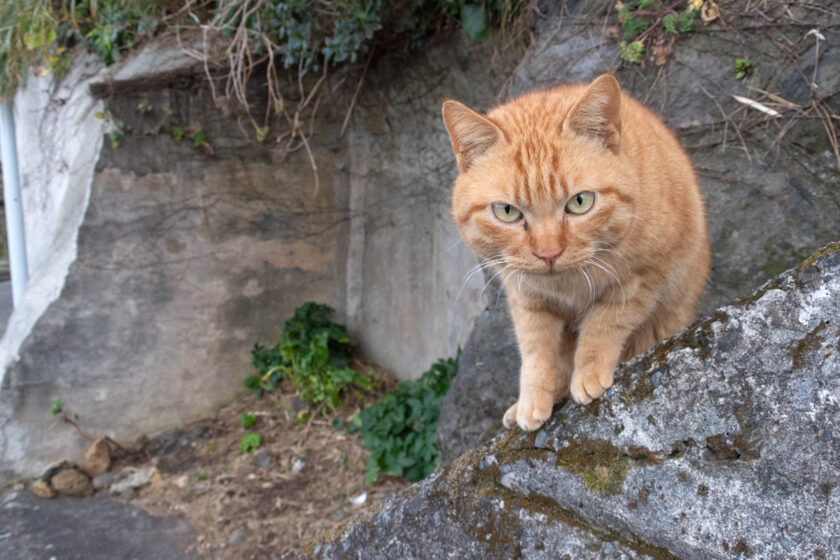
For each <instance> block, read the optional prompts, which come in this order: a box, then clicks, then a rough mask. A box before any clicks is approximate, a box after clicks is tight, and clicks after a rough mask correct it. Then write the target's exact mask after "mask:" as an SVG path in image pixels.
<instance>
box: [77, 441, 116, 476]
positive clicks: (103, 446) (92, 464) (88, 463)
mask: <svg viewBox="0 0 840 560" xmlns="http://www.w3.org/2000/svg"><path fill="white" fill-rule="evenodd" d="M110 468H111V448H110V446H109V445H108V442H107V441H106V440H105V438H99V439H98V440H96V441H94V442H93V444H92V445H91V446H90V447H89V448H88V450H87V451H86V452H85V458H84V460H83V461H82V470H83V471H85V472H86V473H87V474H88V476H89V477H91V478H96V477H97V476H99V475H100V474H102V473H104V472H105V471H107V470H108V469H110Z"/></svg>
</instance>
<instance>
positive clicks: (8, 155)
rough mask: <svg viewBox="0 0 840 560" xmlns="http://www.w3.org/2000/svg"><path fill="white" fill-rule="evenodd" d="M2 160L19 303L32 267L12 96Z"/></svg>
mask: <svg viewBox="0 0 840 560" xmlns="http://www.w3.org/2000/svg"><path fill="white" fill-rule="evenodd" d="M0 161H1V162H2V165H3V204H4V205H5V207H6V232H7V233H8V241H9V268H10V269H11V273H12V302H13V303H14V304H15V305H17V303H18V301H20V296H21V295H23V291H24V290H25V289H26V284H27V283H28V282H29V268H28V266H27V264H26V235H25V231H24V229H23V204H22V203H21V197H20V177H19V174H18V158H17V141H16V140H15V117H14V114H13V113H12V101H11V100H10V99H7V100H5V101H3V102H2V103H0Z"/></svg>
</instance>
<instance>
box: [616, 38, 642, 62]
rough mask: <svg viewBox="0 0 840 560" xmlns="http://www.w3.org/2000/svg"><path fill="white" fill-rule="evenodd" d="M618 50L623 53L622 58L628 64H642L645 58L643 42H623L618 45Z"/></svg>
mask: <svg viewBox="0 0 840 560" xmlns="http://www.w3.org/2000/svg"><path fill="white" fill-rule="evenodd" d="M618 49H619V51H620V53H621V58H622V59H624V60H626V61H627V62H641V61H642V58H644V56H645V44H644V43H642V42H641V41H633V42H632V43H628V42H627V41H621V42H620V43H619V44H618Z"/></svg>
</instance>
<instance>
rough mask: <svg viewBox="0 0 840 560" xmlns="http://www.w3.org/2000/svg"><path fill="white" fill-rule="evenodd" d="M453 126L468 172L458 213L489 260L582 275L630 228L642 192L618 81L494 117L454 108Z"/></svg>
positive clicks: (446, 107)
mask: <svg viewBox="0 0 840 560" xmlns="http://www.w3.org/2000/svg"><path fill="white" fill-rule="evenodd" d="M443 119H444V123H445V124H446V129H447V131H448V132H449V138H450V140H451V142H452V150H453V152H454V153H455V158H456V159H457V161H458V167H459V169H460V175H459V177H458V179H457V180H456V181H455V189H454V193H453V198H452V213H453V216H454V217H455V220H456V223H457V225H458V229H459V230H460V232H461V236H462V237H463V238H464V240H465V241H466V242H467V243H468V244H469V246H470V247H471V248H472V250H473V251H474V252H475V253H476V254H477V255H478V256H480V257H481V258H484V259H504V261H503V264H505V265H507V266H510V267H511V268H512V269H514V270H518V271H520V272H526V273H533V274H552V273H556V272H559V271H563V270H566V269H571V268H574V267H577V266H581V265H582V264H584V263H585V261H586V260H588V259H591V258H592V257H593V256H594V255H595V254H596V253H597V252H598V250H599V249H601V248H604V247H608V246H610V245H612V244H614V243H616V242H617V240H618V239H620V238H621V236H622V235H623V234H624V233H625V232H626V231H627V229H628V228H629V227H630V224H631V222H632V220H633V215H634V212H633V206H634V204H635V203H636V196H635V194H636V192H637V190H638V188H637V185H636V179H635V177H634V174H633V171H632V170H631V169H630V168H629V166H628V160H627V158H626V156H625V151H626V149H627V148H626V146H623V145H622V134H621V126H622V122H621V92H620V90H619V87H618V83H617V82H616V80H615V78H614V77H613V76H612V75H610V74H607V75H604V76H601V77H600V78H598V79H597V80H595V81H594V82H592V83H591V84H590V85H589V86H570V87H564V88H557V89H554V90H547V91H542V92H535V93H531V94H528V95H525V96H523V97H520V98H518V99H515V100H513V101H511V102H509V103H507V104H505V105H502V106H500V107H497V108H495V109H493V110H492V111H490V113H489V114H488V115H487V116H485V115H481V114H479V113H476V112H475V111H473V110H471V109H469V108H468V107H466V106H465V105H463V104H461V103H459V102H457V101H452V100H446V101H444V102H443Z"/></svg>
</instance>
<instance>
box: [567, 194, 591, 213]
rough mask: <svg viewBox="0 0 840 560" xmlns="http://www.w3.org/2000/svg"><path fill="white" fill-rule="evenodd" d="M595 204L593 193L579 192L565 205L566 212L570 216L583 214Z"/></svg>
mask: <svg viewBox="0 0 840 560" xmlns="http://www.w3.org/2000/svg"><path fill="white" fill-rule="evenodd" d="M594 203H595V193H594V192H589V191H584V192H579V193H577V194H576V195H575V196H573V197H572V198H570V199H569V202H567V203H566V211H567V212H569V213H570V214H585V213H586V212H587V211H589V209H590V208H592V204H594Z"/></svg>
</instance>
